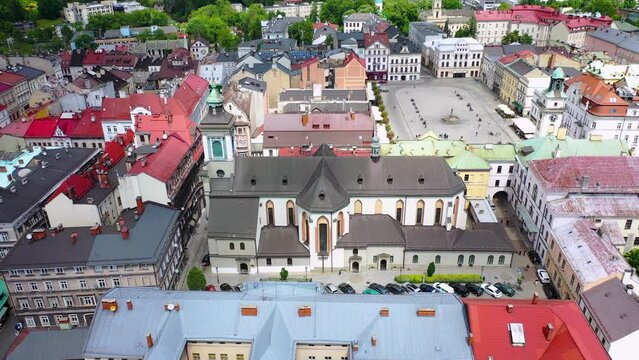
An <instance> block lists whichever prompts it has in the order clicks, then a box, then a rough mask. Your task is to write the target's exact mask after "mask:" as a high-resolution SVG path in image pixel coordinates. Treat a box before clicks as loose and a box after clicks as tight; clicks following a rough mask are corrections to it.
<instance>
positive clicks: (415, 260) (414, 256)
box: [413, 255, 419, 264]
mask: <svg viewBox="0 0 639 360" xmlns="http://www.w3.org/2000/svg"><path fill="white" fill-rule="evenodd" d="M418 262H419V256H417V255H413V264H417V263H418Z"/></svg>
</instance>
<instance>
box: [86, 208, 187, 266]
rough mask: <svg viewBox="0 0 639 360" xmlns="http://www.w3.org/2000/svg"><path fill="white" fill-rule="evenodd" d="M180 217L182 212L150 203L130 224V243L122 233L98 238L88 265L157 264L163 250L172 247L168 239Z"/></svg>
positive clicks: (104, 234) (101, 235)
mask: <svg viewBox="0 0 639 360" xmlns="http://www.w3.org/2000/svg"><path fill="white" fill-rule="evenodd" d="M179 214H180V211H179V210H176V209H173V208H170V207H168V206H164V205H160V204H155V203H147V204H146V205H145V208H144V213H143V214H142V216H140V219H139V220H137V221H135V220H129V221H127V226H128V227H129V238H128V239H127V240H123V239H122V235H121V234H119V233H102V234H100V235H97V236H96V237H95V241H94V243H93V248H92V249H91V254H90V255H89V260H88V262H87V265H89V266H93V265H110V264H154V263H157V262H158V261H159V260H160V259H159V256H160V254H162V250H163V249H164V248H165V247H166V246H169V244H170V240H171V239H169V236H171V234H172V231H171V230H172V229H173V227H174V226H175V225H176V223H177V222H178V217H179Z"/></svg>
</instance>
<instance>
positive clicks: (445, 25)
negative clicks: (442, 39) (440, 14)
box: [444, 19, 450, 36]
mask: <svg viewBox="0 0 639 360" xmlns="http://www.w3.org/2000/svg"><path fill="white" fill-rule="evenodd" d="M444 32H445V33H446V34H448V36H450V28H449V27H448V19H446V22H445V23H444Z"/></svg>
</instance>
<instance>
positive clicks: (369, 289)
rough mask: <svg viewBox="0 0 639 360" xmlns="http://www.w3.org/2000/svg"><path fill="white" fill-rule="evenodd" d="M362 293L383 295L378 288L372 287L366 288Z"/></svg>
mask: <svg viewBox="0 0 639 360" xmlns="http://www.w3.org/2000/svg"><path fill="white" fill-rule="evenodd" d="M362 294H367V295H381V293H379V292H377V291H376V290H373V289H371V288H366V289H364V292H362Z"/></svg>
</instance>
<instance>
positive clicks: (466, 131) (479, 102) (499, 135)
mask: <svg viewBox="0 0 639 360" xmlns="http://www.w3.org/2000/svg"><path fill="white" fill-rule="evenodd" d="M381 88H382V89H385V91H384V92H382V98H383V100H384V104H385V106H386V111H387V112H388V115H389V119H390V125H391V127H392V129H393V131H394V132H395V134H396V135H397V139H398V140H410V139H415V138H417V137H419V136H420V135H423V134H425V133H426V132H429V131H432V132H433V133H435V134H438V135H447V136H448V139H449V140H459V139H461V140H464V141H466V142H467V143H495V144H496V143H500V142H501V143H511V142H516V141H519V140H520V139H519V138H518V137H517V135H516V134H515V132H514V130H513V129H512V128H510V127H509V126H508V125H509V121H510V120H506V119H503V118H501V116H499V114H497V113H496V112H495V108H496V107H497V105H498V104H499V101H498V100H497V97H496V96H495V95H494V94H492V93H491V92H490V91H489V90H488V89H487V88H486V87H484V86H483V85H482V84H481V83H479V82H478V81H475V80H474V79H435V78H430V77H426V78H424V79H422V80H420V81H412V82H402V83H389V84H383V85H381Z"/></svg>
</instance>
